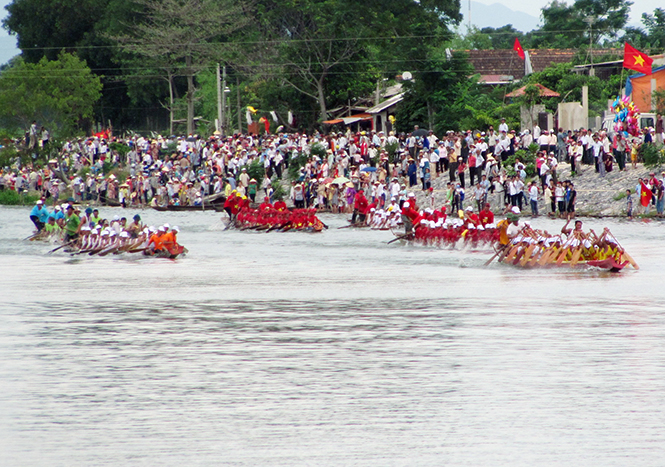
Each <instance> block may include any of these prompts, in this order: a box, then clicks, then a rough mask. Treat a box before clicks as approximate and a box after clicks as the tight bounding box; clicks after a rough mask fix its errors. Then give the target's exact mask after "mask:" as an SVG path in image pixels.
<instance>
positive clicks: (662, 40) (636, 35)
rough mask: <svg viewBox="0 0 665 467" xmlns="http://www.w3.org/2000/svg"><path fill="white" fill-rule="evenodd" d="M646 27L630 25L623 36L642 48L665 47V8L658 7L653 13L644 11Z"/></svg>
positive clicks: (625, 39)
mask: <svg viewBox="0 0 665 467" xmlns="http://www.w3.org/2000/svg"><path fill="white" fill-rule="evenodd" d="M642 24H643V25H644V28H639V27H628V28H626V33H625V34H624V36H623V37H622V38H621V40H622V41H624V42H629V43H630V44H631V45H633V46H635V47H637V48H640V49H650V48H655V49H659V50H662V49H663V48H665V10H664V9H662V8H656V9H655V10H654V12H653V14H652V15H650V14H648V13H642Z"/></svg>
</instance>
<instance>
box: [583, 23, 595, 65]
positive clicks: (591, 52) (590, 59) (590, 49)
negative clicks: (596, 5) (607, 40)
mask: <svg viewBox="0 0 665 467" xmlns="http://www.w3.org/2000/svg"><path fill="white" fill-rule="evenodd" d="M595 21H596V18H594V17H593V16H587V17H586V18H584V22H585V23H587V24H588V25H589V63H590V64H591V67H590V68H589V76H596V72H595V71H594V69H593V23H594V22H595Z"/></svg>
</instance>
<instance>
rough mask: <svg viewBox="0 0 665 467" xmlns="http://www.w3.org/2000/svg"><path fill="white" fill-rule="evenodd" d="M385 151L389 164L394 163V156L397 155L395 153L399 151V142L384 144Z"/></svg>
mask: <svg viewBox="0 0 665 467" xmlns="http://www.w3.org/2000/svg"><path fill="white" fill-rule="evenodd" d="M385 150H386V152H387V153H388V158H389V160H390V162H391V163H394V162H395V155H396V154H397V151H399V141H395V142H394V143H386V146H385Z"/></svg>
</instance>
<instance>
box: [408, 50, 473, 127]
mask: <svg viewBox="0 0 665 467" xmlns="http://www.w3.org/2000/svg"><path fill="white" fill-rule="evenodd" d="M467 58H468V57H467V55H466V54H464V53H462V52H454V53H453V54H452V56H450V57H449V56H448V55H447V54H446V52H445V51H444V50H438V51H433V52H432V56H431V59H430V60H429V62H428V63H426V64H423V69H422V70H421V71H418V72H416V73H414V79H413V81H411V82H407V83H405V87H406V94H405V95H404V100H403V101H402V103H401V104H400V107H399V108H398V111H397V115H396V117H397V128H398V130H399V131H404V132H407V131H411V130H412V129H413V126H414V125H419V126H420V127H422V128H429V129H432V130H435V131H437V132H441V131H444V130H457V129H459V121H460V119H461V118H463V117H465V116H466V115H468V113H469V111H468V109H466V107H465V105H466V102H465V101H466V100H467V97H468V96H469V92H470V90H471V88H472V87H473V86H474V83H475V80H474V79H470V78H469V77H470V76H472V75H473V74H474V73H473V67H472V66H471V64H470V63H469V62H468V60H467Z"/></svg>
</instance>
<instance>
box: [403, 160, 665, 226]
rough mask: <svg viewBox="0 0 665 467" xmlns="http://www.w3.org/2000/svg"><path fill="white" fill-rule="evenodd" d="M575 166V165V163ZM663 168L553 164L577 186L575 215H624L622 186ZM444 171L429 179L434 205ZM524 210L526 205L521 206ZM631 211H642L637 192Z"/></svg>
mask: <svg viewBox="0 0 665 467" xmlns="http://www.w3.org/2000/svg"><path fill="white" fill-rule="evenodd" d="M578 168H579V167H578ZM662 171H663V168H661V167H658V168H652V169H649V168H645V167H644V164H642V163H640V164H637V167H636V168H635V169H633V168H632V166H630V167H627V168H626V170H625V171H623V172H620V171H619V169H618V167H615V169H614V170H613V171H612V172H610V173H608V174H606V175H605V177H601V176H600V175H599V174H598V173H596V171H595V169H594V167H593V166H589V165H583V166H582V169H581V170H578V172H577V173H576V174H575V176H571V172H570V165H569V164H567V163H565V162H562V163H560V164H559V166H558V168H557V177H558V179H559V180H571V181H572V182H573V183H574V184H575V189H576V190H577V204H576V208H577V209H576V210H577V215H578V216H586V217H625V216H626V190H627V189H631V190H632V191H633V193H635V188H636V186H637V184H638V178H645V177H649V173H650V172H655V173H656V174H658V175H659V174H660V173H661V172H662ZM448 181H449V179H448V174H447V173H446V174H444V175H442V176H439V177H438V178H436V179H434V180H433V181H432V187H433V188H434V206H435V207H440V206H441V205H443V204H444V203H445V194H446V184H447V183H448ZM466 182H467V189H466V201H465V203H464V204H465V206H467V205H470V203H469V200H471V199H472V197H473V190H472V189H471V188H470V187H469V178H468V174H467V177H466ZM412 191H413V192H414V193H415V194H416V197H417V199H418V205H419V206H423V207H428V206H430V204H431V200H430V197H429V195H428V194H427V193H425V192H423V191H422V190H421V189H420V186H418V187H415V186H414V187H413V188H412ZM490 202H491V204H492V209H493V210H494V211H495V212H496V210H497V209H502V208H503V194H501V195H496V194H495V195H490ZM539 209H540V211H541V213H546V212H549V206H548V205H547V204H546V200H544V199H541V200H540V202H539ZM525 211H526V212H528V208H525ZM633 211H634V213H638V214H639V213H642V212H643V211H642V207H641V206H640V204H639V193H638V194H637V195H635V194H634V195H633ZM650 213H651V214H653V213H655V209H653V208H652V207H651V208H650Z"/></svg>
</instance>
